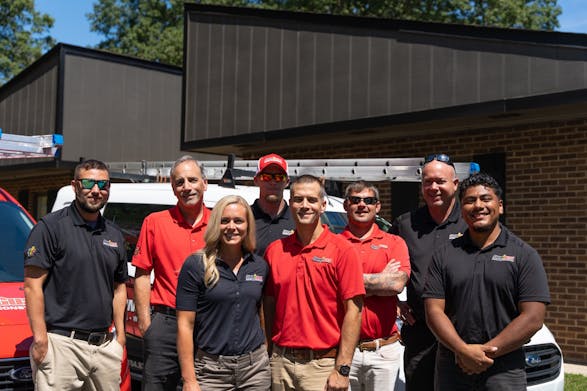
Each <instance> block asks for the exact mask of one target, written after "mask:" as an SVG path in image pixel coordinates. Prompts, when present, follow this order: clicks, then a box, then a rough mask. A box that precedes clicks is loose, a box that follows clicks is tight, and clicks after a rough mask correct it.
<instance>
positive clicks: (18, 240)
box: [0, 202, 33, 282]
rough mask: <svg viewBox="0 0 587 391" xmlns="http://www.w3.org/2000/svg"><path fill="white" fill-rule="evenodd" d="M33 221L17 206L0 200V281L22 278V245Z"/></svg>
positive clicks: (13, 280)
mask: <svg viewBox="0 0 587 391" xmlns="http://www.w3.org/2000/svg"><path fill="white" fill-rule="evenodd" d="M32 228H33V222H32V221H31V219H29V217H28V216H27V215H26V214H25V213H24V212H23V211H22V210H21V209H20V208H19V207H18V206H17V205H14V204H12V203H10V202H0V248H1V249H2V252H1V253H0V261H1V262H0V282H15V281H22V280H23V279H24V268H23V266H22V262H23V257H24V246H25V244H26V240H27V238H28V236H29V233H30V232H31V229H32Z"/></svg>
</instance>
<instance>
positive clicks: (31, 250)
mask: <svg viewBox="0 0 587 391" xmlns="http://www.w3.org/2000/svg"><path fill="white" fill-rule="evenodd" d="M36 253H37V248H36V247H35V246H31V247H29V248H27V250H26V257H27V258H31V257H33V256H34V255H35V254H36Z"/></svg>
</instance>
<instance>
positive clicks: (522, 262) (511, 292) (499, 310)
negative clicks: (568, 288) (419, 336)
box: [423, 173, 550, 391]
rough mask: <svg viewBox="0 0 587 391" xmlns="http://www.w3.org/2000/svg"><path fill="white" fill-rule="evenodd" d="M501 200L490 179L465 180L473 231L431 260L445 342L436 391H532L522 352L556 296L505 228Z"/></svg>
mask: <svg viewBox="0 0 587 391" xmlns="http://www.w3.org/2000/svg"><path fill="white" fill-rule="evenodd" d="M501 193H502V192H501V188H500V186H499V184H498V183H497V182H496V181H495V179H493V178H492V177H491V176H489V175H487V174H483V173H480V174H475V175H472V176H470V177H469V178H467V179H465V180H464V181H463V183H462V184H461V188H460V190H459V198H460V201H461V205H462V216H463V219H464V220H465V221H466V223H467V226H468V230H467V231H465V234H464V235H463V236H462V237H460V238H458V239H455V240H453V241H452V242H451V243H449V244H447V245H446V246H444V247H442V248H440V249H439V250H437V251H436V252H435V253H434V255H433V257H432V264H431V265H430V268H429V270H428V275H427V279H426V285H425V289H424V295H423V297H424V299H425V300H424V301H425V306H426V316H427V322H428V325H429V326H430V329H431V330H432V331H433V333H434V334H435V335H436V337H437V338H438V341H439V342H440V344H439V347H438V354H437V359H436V372H435V373H436V379H435V388H436V390H471V389H480V390H500V391H501V390H520V391H522V390H526V373H525V370H524V364H525V357H524V351H523V350H522V346H523V345H524V344H525V343H526V342H527V341H529V340H530V338H531V337H532V335H534V333H535V332H536V331H538V330H539V329H540V328H541V327H542V323H543V321H544V315H545V312H546V304H548V303H549V302H550V295H549V292H548V283H547V279H546V273H545V271H544V267H543V266H542V260H541V259H540V256H539V255H538V253H537V252H536V250H534V249H533V248H532V247H530V246H529V245H528V244H526V243H525V242H523V241H522V240H521V239H519V238H518V237H516V236H515V235H514V234H512V233H511V232H510V231H509V230H508V229H507V228H506V227H504V226H502V225H501V224H500V223H499V216H500V215H501V214H502V213H503V201H502V199H501Z"/></svg>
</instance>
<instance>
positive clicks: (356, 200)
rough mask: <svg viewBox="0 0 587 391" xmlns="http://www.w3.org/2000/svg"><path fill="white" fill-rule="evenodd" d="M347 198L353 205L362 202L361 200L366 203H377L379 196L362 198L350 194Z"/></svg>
mask: <svg viewBox="0 0 587 391" xmlns="http://www.w3.org/2000/svg"><path fill="white" fill-rule="evenodd" d="M346 199H347V200H349V202H350V203H351V204H353V205H357V204H360V203H361V201H363V202H364V203H365V205H375V204H376V203H377V202H378V201H379V200H378V199H377V197H365V198H361V197H357V196H348V197H347V198H346Z"/></svg>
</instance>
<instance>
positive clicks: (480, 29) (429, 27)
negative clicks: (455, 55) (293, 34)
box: [184, 3, 587, 47]
mask: <svg viewBox="0 0 587 391" xmlns="http://www.w3.org/2000/svg"><path fill="white" fill-rule="evenodd" d="M184 10H185V11H186V12H190V11H193V12H199V13H206V14H224V15H235V16H249V17H258V18H270V19H287V20H289V21H294V20H295V21H299V22H306V23H316V24H324V25H329V24H330V25H340V26H346V27H354V28H367V29H370V30H373V29H383V30H395V31H409V32H421V33H430V34H442V35H449V36H465V37H467V38H479V39H495V40H506V41H512V42H526V43H536V44H549V45H557V46H578V47H587V34H579V33H562V32H555V31H544V30H527V29H514V28H501V27H486V26H477V25H464V24H449V23H438V22H420V21H414V20H406V19H384V18H376V17H366V16H346V15H327V14H317V13H307V12H293V11H280V10H268V9H261V8H253V7H246V8H245V7H226V6H218V5H204V4H195V3H185V5H184ZM186 20H187V18H186Z"/></svg>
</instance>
